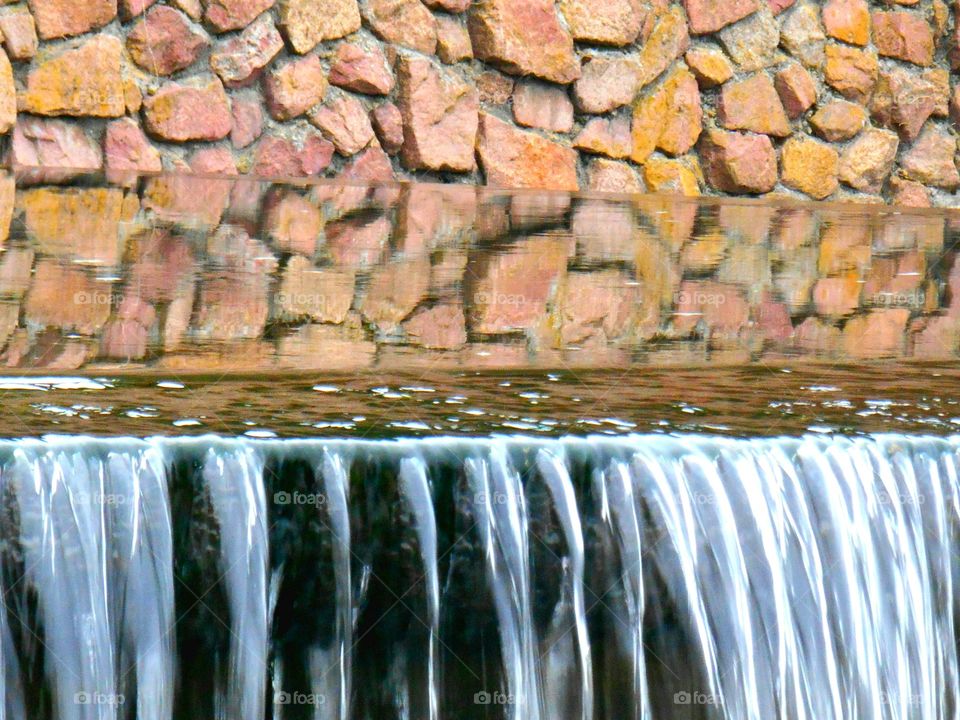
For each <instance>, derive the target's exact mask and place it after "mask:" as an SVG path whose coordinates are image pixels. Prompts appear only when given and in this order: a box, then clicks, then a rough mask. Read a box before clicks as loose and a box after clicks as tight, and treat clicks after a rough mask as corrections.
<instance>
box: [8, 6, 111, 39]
mask: <svg viewBox="0 0 960 720" xmlns="http://www.w3.org/2000/svg"><path fill="white" fill-rule="evenodd" d="M27 4H28V5H29V6H30V12H32V13H33V19H34V20H36V23H37V31H38V32H39V33H40V37H41V39H43V40H51V39H53V38H62V37H71V36H73V35H82V34H83V33H87V32H90V31H91V30H95V29H96V28H100V27H103V26H104V25H106V24H107V23H109V22H110V21H111V20H113V19H114V18H115V17H116V16H117V0H83V1H82V2H78V1H77V0H28V3H27Z"/></svg>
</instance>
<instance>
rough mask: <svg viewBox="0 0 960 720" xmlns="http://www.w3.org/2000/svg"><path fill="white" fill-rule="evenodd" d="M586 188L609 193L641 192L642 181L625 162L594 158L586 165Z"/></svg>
mask: <svg viewBox="0 0 960 720" xmlns="http://www.w3.org/2000/svg"><path fill="white" fill-rule="evenodd" d="M587 188H588V189H589V190H596V191H598V192H609V193H631V194H632V193H642V192H643V190H644V186H643V183H641V182H640V179H639V178H638V177H637V173H636V172H635V171H634V169H633V168H632V167H630V166H629V165H627V164H626V163H621V162H614V161H613V160H606V159H604V158H595V159H593V160H591V161H590V163H589V164H588V165H587Z"/></svg>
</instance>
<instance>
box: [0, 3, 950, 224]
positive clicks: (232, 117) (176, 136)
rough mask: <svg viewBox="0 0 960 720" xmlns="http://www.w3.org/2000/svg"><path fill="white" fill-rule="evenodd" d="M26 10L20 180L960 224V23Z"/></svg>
mask: <svg viewBox="0 0 960 720" xmlns="http://www.w3.org/2000/svg"><path fill="white" fill-rule="evenodd" d="M5 5H6V6H5V7H4V8H2V10H0V31H2V35H3V43H4V48H5V52H3V51H0V132H3V133H9V132H11V129H12V128H13V129H12V133H13V135H12V142H11V143H9V144H10V147H11V149H12V151H11V152H10V153H8V159H9V160H11V161H15V162H17V163H19V164H25V165H37V164H39V165H44V166H60V167H77V168H85V169H95V168H101V167H103V166H106V167H107V168H108V169H112V170H124V169H130V168H135V169H138V170H142V171H157V170H160V169H161V168H166V169H173V170H185V169H191V170H194V171H198V172H208V173H210V172H212V173H237V172H240V173H247V172H251V173H255V174H259V175H264V176H290V175H293V176H299V175H311V176H312V175H322V176H326V177H334V176H335V177H340V178H343V179H348V180H384V179H388V178H391V177H397V178H417V179H426V178H429V179H435V180H443V181H445V182H451V181H453V182H474V183H487V184H490V185H499V186H511V187H540V188H557V189H565V190H573V189H577V188H580V189H587V188H591V189H604V190H619V191H630V192H633V191H638V190H642V189H644V188H645V189H648V190H651V191H663V192H674V193H683V194H687V195H695V194H699V193H721V194H737V195H739V194H766V193H770V192H775V193H784V194H789V195H793V196H797V197H804V198H815V199H824V198H832V199H838V200H849V201H857V202H879V201H881V200H884V201H887V202H895V203H898V204H904V205H926V204H929V203H931V202H932V203H934V204H937V205H956V204H957V200H956V194H955V193H956V190H957V188H958V186H960V173H958V169H957V162H956V155H957V123H958V122H960V86H958V84H957V80H956V78H957V76H956V74H954V75H953V76H951V74H950V69H951V68H952V69H953V70H954V71H955V70H957V69H958V67H960V48H958V44H960V23H958V21H957V7H956V3H955V2H952V1H950V0H911V1H909V2H908V1H907V0H894V2H893V3H890V2H880V1H879V0H871V1H870V2H868V0H823V1H822V2H811V0H800V2H797V1H796V0H684V2H682V3H681V2H670V0H557V2H553V1H552V0H476V1H472V0H423V1H422V2H421V1H420V0H362V1H360V2H358V0H279V1H278V0H208V1H207V0H205V1H204V2H200V0H160V1H159V2H158V1H157V0H119V3H118V1H117V0H83V1H82V2H77V1H75V0H26V2H22V1H21V2H14V3H13V4H10V2H9V1H8V2H7V3H5ZM38 37H39V40H38ZM8 59H9V60H10V61H12V66H11V63H10V62H9V61H8ZM17 109H19V115H17ZM14 124H16V127H15V128H14Z"/></svg>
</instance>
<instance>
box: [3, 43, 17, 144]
mask: <svg viewBox="0 0 960 720" xmlns="http://www.w3.org/2000/svg"><path fill="white" fill-rule="evenodd" d="M16 122H17V89H16V87H15V86H14V84H13V67H12V66H11V65H10V60H8V59H7V54H6V53H5V52H3V51H2V50H0V134H6V133H8V132H10V130H11V129H12V128H13V126H14V123H16Z"/></svg>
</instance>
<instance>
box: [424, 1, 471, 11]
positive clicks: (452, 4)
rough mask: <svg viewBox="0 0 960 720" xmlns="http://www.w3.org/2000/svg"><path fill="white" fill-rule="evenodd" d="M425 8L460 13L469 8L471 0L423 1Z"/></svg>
mask: <svg viewBox="0 0 960 720" xmlns="http://www.w3.org/2000/svg"><path fill="white" fill-rule="evenodd" d="M423 1H424V3H425V4H426V6H427V7H429V8H432V9H434V10H443V11H444V12H448V13H461V12H463V11H464V10H466V9H468V8H469V7H470V3H472V2H473V0H423Z"/></svg>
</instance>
